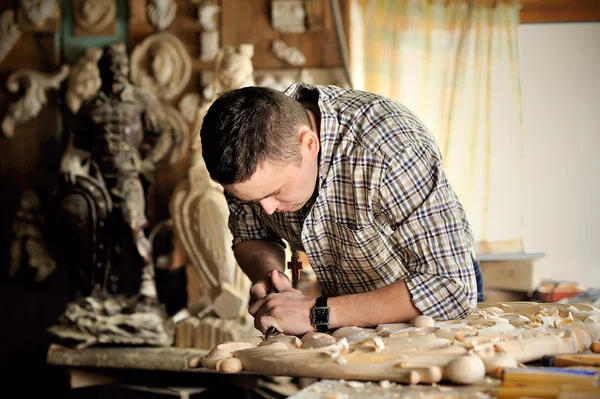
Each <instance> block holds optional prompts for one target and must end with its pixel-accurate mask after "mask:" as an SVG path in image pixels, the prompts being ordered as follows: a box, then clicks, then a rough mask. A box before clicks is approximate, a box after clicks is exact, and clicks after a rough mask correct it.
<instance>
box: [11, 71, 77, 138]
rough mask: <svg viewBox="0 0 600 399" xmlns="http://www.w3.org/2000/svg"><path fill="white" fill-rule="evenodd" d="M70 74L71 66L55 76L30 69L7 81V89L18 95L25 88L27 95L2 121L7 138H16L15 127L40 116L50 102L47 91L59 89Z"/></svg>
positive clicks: (17, 73) (13, 75)
mask: <svg viewBox="0 0 600 399" xmlns="http://www.w3.org/2000/svg"><path fill="white" fill-rule="evenodd" d="M68 74H69V66H68V65H63V66H62V67H61V68H60V70H59V71H58V72H56V73H54V74H47V73H41V72H37V71H33V70H30V69H19V70H17V71H16V72H13V73H12V74H11V75H10V76H9V77H8V79H7V80H6V87H7V88H8V90H9V91H11V92H12V93H16V92H18V91H19V89H20V88H21V85H23V86H24V87H25V95H23V97H21V98H20V99H19V100H18V101H17V102H15V103H13V104H11V105H10V106H9V107H8V112H7V113H6V115H5V116H4V119H3V120H2V131H3V132H4V136H6V137H7V138H9V139H10V138H12V137H14V134H15V126H16V125H21V124H23V123H25V122H28V121H30V120H31V119H33V118H35V117H37V116H38V114H39V113H40V111H41V110H42V106H43V105H44V104H46V102H47V101H48V99H47V97H46V90H47V89H50V88H53V89H58V88H59V87H60V84H61V82H62V81H63V80H65V79H66V78H67V75H68Z"/></svg>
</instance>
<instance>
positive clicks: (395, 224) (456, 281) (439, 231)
mask: <svg viewBox="0 0 600 399" xmlns="http://www.w3.org/2000/svg"><path fill="white" fill-rule="evenodd" d="M420 144H421V145H417V144H416V143H415V144H413V145H412V146H407V147H405V149H404V150H403V151H402V152H400V153H399V154H398V156H397V157H396V158H395V159H394V160H393V161H392V162H391V163H390V165H389V167H388V169H387V172H386V174H385V175H384V177H383V178H382V181H381V184H380V187H379V205H380V207H381V209H380V210H379V212H380V213H379V214H380V216H381V217H382V218H383V223H385V224H387V225H389V226H390V227H391V228H392V230H393V233H392V236H391V237H390V238H391V241H392V243H393V246H394V252H395V253H396V254H398V256H400V258H401V261H402V262H403V263H404V264H405V266H406V268H407V270H408V273H409V274H408V276H407V277H406V278H405V282H406V285H407V287H408V289H409V291H410V294H411V297H412V301H413V303H414V304H415V306H416V307H417V308H418V309H419V310H420V311H421V312H422V313H423V314H426V315H429V316H432V317H434V318H436V319H439V320H448V319H456V318H461V317H464V316H467V315H468V314H470V313H471V312H472V311H473V310H474V309H475V307H476V303H477V284H476V279H475V272H474V267H473V258H472V256H471V252H472V248H473V238H472V234H471V230H470V227H469V225H468V222H467V220H466V217H465V214H464V211H463V209H462V206H461V204H460V203H459V201H458V198H457V196H456V194H455V193H454V191H453V190H452V188H451V187H450V185H449V182H448V180H447V178H446V176H445V173H444V170H443V164H442V161H441V156H440V155H439V152H438V151H437V147H436V148H433V145H432V144H423V143H420Z"/></svg>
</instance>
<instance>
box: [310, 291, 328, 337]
mask: <svg viewBox="0 0 600 399" xmlns="http://www.w3.org/2000/svg"><path fill="white" fill-rule="evenodd" d="M311 316H312V324H313V326H314V327H315V328H316V329H317V331H319V332H327V331H329V323H330V314H329V306H327V297H325V296H320V297H318V298H317V302H316V303H315V307H314V308H313V309H312V315H311Z"/></svg>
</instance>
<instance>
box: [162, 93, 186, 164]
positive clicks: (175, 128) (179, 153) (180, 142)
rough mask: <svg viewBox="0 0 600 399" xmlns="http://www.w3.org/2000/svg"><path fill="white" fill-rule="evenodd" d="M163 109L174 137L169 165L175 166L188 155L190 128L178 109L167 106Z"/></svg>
mask: <svg viewBox="0 0 600 399" xmlns="http://www.w3.org/2000/svg"><path fill="white" fill-rule="evenodd" d="M163 107H164V109H165V115H166V117H167V123H168V124H169V126H170V127H171V134H172V136H173V144H172V146H171V148H172V149H171V155H170V157H169V163H170V164H175V163H177V162H179V161H180V160H181V159H182V158H183V157H184V156H186V155H187V153H188V149H189V147H190V127H189V125H188V123H187V122H186V120H185V118H184V117H183V115H182V114H181V113H180V112H179V111H178V110H177V109H175V108H173V107H172V106H170V105H167V104H165V105H163Z"/></svg>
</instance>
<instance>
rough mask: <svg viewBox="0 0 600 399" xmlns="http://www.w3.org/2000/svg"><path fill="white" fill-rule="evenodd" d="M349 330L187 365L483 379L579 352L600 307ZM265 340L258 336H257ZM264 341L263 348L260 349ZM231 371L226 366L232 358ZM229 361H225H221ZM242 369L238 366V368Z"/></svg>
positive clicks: (274, 340) (520, 309)
mask: <svg viewBox="0 0 600 399" xmlns="http://www.w3.org/2000/svg"><path fill="white" fill-rule="evenodd" d="M420 324H430V323H429V320H425V319H419V320H415V321H413V322H412V323H410V324H408V323H398V324H387V325H380V326H378V327H377V328H375V329H372V328H358V327H345V328H341V329H338V330H336V331H335V332H334V333H333V334H332V335H328V334H319V333H314V332H308V333H306V334H305V336H303V337H302V339H301V343H300V345H299V344H298V341H297V340H298V339H297V337H291V336H285V335H275V336H271V337H269V338H268V339H267V340H266V341H262V342H261V340H260V339H258V340H256V339H251V340H248V341H246V342H228V343H223V344H221V345H217V346H215V347H214V348H213V350H211V352H209V354H207V355H206V356H204V357H202V358H200V359H191V360H190V363H189V366H190V367H198V366H199V365H200V364H202V365H203V366H204V367H208V368H212V369H217V370H218V371H222V372H228V370H236V371H239V370H240V367H239V363H241V369H242V370H244V371H249V372H258V373H261V374H266V375H274V376H275V375H286V376H296V377H311V378H326V379H345V380H348V379H353V380H367V381H368V380H371V381H382V380H388V381H393V382H398V383H404V384H416V383H427V384H431V383H439V382H440V381H449V382H452V383H458V384H472V383H478V382H482V380H483V379H484V377H485V375H486V373H487V374H488V375H489V376H491V377H496V376H497V370H498V368H499V367H514V366H516V365H517V364H519V363H528V362H534V361H539V360H540V359H541V358H542V357H543V356H546V355H556V354H561V353H578V352H585V351H587V350H589V349H590V347H591V345H592V342H594V341H597V340H598V339H599V338H600V309H598V308H595V307H593V306H590V305H585V304H571V305H566V304H559V303H540V304H537V303H527V302H508V303H495V302H487V303H480V304H479V305H478V310H477V311H476V312H475V313H474V314H472V315H470V316H468V317H466V318H464V319H462V320H450V321H436V322H434V324H433V326H430V327H418V326H417V325H420ZM258 338H259V337H258ZM257 344H258V346H256V345H257ZM232 358H235V359H239V362H232V361H230V362H229V363H228V365H230V366H231V367H227V368H224V367H221V370H219V367H218V364H219V362H224V361H225V360H226V359H232ZM221 364H223V363H221ZM236 364H238V367H235V365H236Z"/></svg>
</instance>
